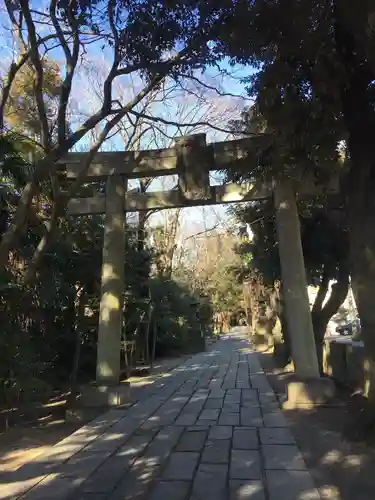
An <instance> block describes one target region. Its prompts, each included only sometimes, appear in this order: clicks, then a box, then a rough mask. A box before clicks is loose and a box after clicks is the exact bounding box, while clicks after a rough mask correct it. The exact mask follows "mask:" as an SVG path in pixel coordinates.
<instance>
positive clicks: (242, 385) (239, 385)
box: [236, 380, 251, 389]
mask: <svg viewBox="0 0 375 500" xmlns="http://www.w3.org/2000/svg"><path fill="white" fill-rule="evenodd" d="M250 387H251V383H250V381H249V380H237V382H236V389H250Z"/></svg>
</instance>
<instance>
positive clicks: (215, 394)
mask: <svg viewBox="0 0 375 500" xmlns="http://www.w3.org/2000/svg"><path fill="white" fill-rule="evenodd" d="M224 396H225V391H224V390H223V389H220V387H219V388H215V389H212V390H211V391H210V394H209V396H208V399H216V398H219V399H222V398H223V397H224Z"/></svg>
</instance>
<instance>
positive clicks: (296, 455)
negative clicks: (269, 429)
mask: <svg viewBox="0 0 375 500" xmlns="http://www.w3.org/2000/svg"><path fill="white" fill-rule="evenodd" d="M262 450H263V456H264V468H265V469H275V470H279V469H280V470H283V469H286V470H306V465H305V461H304V460H303V458H302V455H301V452H300V451H299V449H298V448H297V446H291V445H282V444H280V445H264V446H263V447H262Z"/></svg>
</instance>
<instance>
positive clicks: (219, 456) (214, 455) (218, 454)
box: [201, 439, 230, 464]
mask: <svg viewBox="0 0 375 500" xmlns="http://www.w3.org/2000/svg"><path fill="white" fill-rule="evenodd" d="M229 448H230V439H213V440H208V441H207V443H206V446H205V447H204V450H203V453H202V458H201V462H202V463H211V464H226V463H228V462H229Z"/></svg>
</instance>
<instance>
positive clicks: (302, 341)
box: [274, 181, 320, 379]
mask: <svg viewBox="0 0 375 500" xmlns="http://www.w3.org/2000/svg"><path fill="white" fill-rule="evenodd" d="M274 201H275V208H276V225H277V236H278V244H279V255H280V263H281V274H282V282H283V294H284V300H285V308H286V319H287V324H288V329H289V334H290V339H291V344H292V345H291V347H292V356H293V361H294V364H295V369H296V373H297V375H299V376H300V377H301V378H306V379H314V378H319V376H320V374H319V366H318V359H317V354H316V348H315V340H314V330H313V325H312V321H311V312H310V304H309V297H308V293H307V282H306V272H305V265H304V260H303V252H302V243H301V230H300V223H299V218H298V211H297V204H296V198H295V194H294V191H293V188H292V185H291V183H289V182H287V181H283V182H279V183H277V184H276V185H275V191H274Z"/></svg>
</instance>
